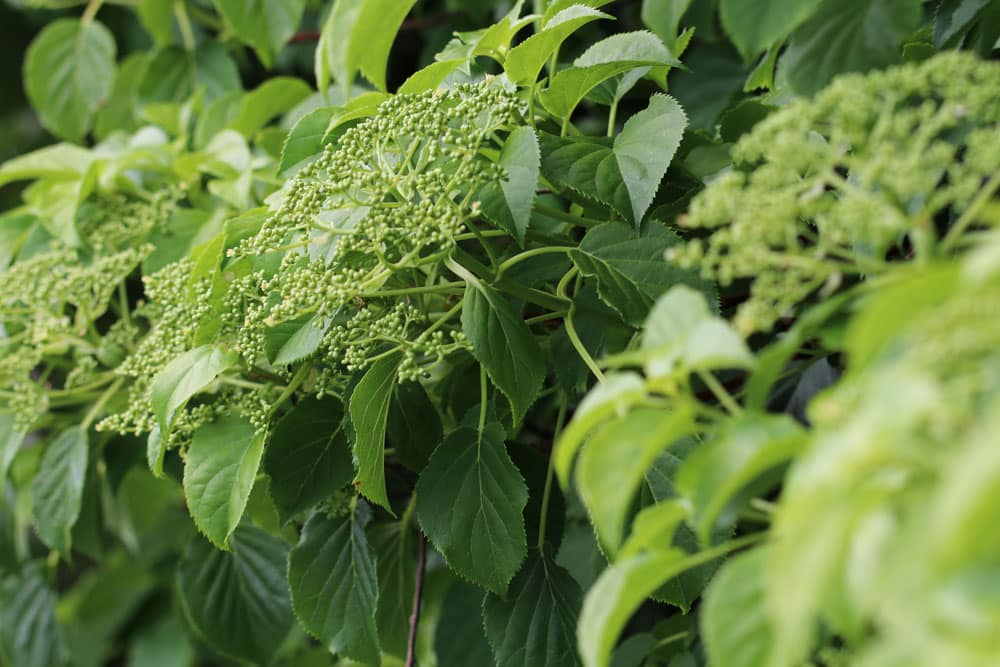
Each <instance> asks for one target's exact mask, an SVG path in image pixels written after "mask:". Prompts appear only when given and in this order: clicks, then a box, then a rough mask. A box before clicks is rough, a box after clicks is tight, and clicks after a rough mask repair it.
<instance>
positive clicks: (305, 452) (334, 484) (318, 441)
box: [264, 397, 354, 521]
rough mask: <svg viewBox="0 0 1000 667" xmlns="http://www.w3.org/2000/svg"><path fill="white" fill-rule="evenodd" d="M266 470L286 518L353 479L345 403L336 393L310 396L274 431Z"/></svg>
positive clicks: (280, 511) (277, 502)
mask: <svg viewBox="0 0 1000 667" xmlns="http://www.w3.org/2000/svg"><path fill="white" fill-rule="evenodd" d="M264 472H266V473H267V474H268V475H269V476H270V478H271V485H270V487H269V488H270V493H271V497H272V498H273V499H274V504H275V506H276V507H277V509H278V513H279V515H280V516H281V518H282V520H285V521H287V520H288V519H289V518H290V517H291V516H293V515H295V514H297V513H299V512H303V511H305V510H307V509H308V508H310V507H312V506H313V505H315V504H316V503H319V502H322V501H323V500H325V499H326V498H328V497H329V496H330V495H332V494H333V493H335V492H336V491H338V490H339V489H341V488H343V487H344V486H345V485H347V484H349V483H350V482H351V480H352V479H353V478H354V465H353V464H352V462H351V452H350V449H349V448H348V446H347V436H346V434H345V433H344V406H343V405H342V404H341V403H340V401H338V400H337V399H335V398H323V399H318V398H313V397H309V398H305V399H302V400H301V401H299V403H298V404H296V405H295V407H294V408H292V409H291V410H290V411H289V412H288V414H286V415H285V416H284V417H282V418H281V421H279V422H278V423H277V424H276V425H275V426H274V428H273V430H272V431H271V437H270V441H269V443H268V445H267V452H266V453H265V456H264Z"/></svg>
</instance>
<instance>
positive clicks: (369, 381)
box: [348, 355, 399, 513]
mask: <svg viewBox="0 0 1000 667" xmlns="http://www.w3.org/2000/svg"><path fill="white" fill-rule="evenodd" d="M398 368H399V355H390V356H388V357H385V358H383V359H380V360H378V361H376V362H375V363H374V364H372V365H371V367H370V368H369V369H368V371H367V372H366V373H365V375H364V377H362V378H361V381H360V382H358V384H357V386H356V387H354V393H352V394H351V399H350V402H349V405H348V413H349V414H350V420H349V425H350V432H349V434H350V436H351V437H350V441H351V448H352V450H353V452H354V458H355V460H356V461H357V465H358V474H357V478H356V481H357V483H358V489H359V490H360V491H361V493H362V494H364V496H365V497H366V498H368V499H369V500H371V501H372V502H374V503H377V504H378V505H381V506H382V507H383V508H385V509H386V510H388V511H389V512H390V513H391V512H392V507H391V506H390V505H389V497H388V496H387V495H386V490H385V428H386V421H387V419H388V416H389V399H390V398H392V389H393V387H394V386H395V385H396V371H397V369H398Z"/></svg>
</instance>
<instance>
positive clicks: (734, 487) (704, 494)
mask: <svg viewBox="0 0 1000 667" xmlns="http://www.w3.org/2000/svg"><path fill="white" fill-rule="evenodd" d="M803 440H804V432H803V430H802V427H800V426H799V425H798V424H797V423H796V422H795V421H794V420H792V419H791V418H790V417H787V416H785V415H763V414H748V415H745V416H743V417H742V418H740V419H739V420H736V421H731V422H728V423H726V424H725V426H724V427H723V428H722V430H721V431H720V432H719V434H718V435H717V436H716V437H715V438H713V439H712V440H711V441H710V442H708V443H705V444H703V445H700V446H699V447H698V448H696V449H695V450H694V452H692V453H691V455H690V456H688V457H687V459H686V460H685V461H684V464H683V465H682V466H681V467H680V470H678V472H677V478H676V480H675V482H676V487H677V491H678V493H679V494H680V495H682V496H684V497H685V498H687V500H688V502H690V504H691V508H692V511H691V514H692V526H693V527H694V528H695V531H696V533H697V535H698V539H699V541H700V542H701V543H702V545H705V546H708V545H710V544H711V536H712V530H713V529H714V528H715V522H716V520H717V519H718V518H719V515H720V514H722V512H723V510H725V509H726V507H727V506H728V505H729V504H730V503H731V502H732V501H733V500H734V498H736V497H737V494H738V493H739V492H740V491H741V490H743V488H744V487H746V486H747V485H748V484H750V483H751V482H752V481H753V480H755V479H756V478H758V477H759V476H760V475H762V474H763V473H765V472H767V471H768V470H771V469H772V468H774V467H775V466H778V465H781V464H782V463H785V462H786V461H788V460H789V459H791V458H792V457H793V456H794V455H795V454H796V453H798V452H799V451H800V450H801V449H802V446H803Z"/></svg>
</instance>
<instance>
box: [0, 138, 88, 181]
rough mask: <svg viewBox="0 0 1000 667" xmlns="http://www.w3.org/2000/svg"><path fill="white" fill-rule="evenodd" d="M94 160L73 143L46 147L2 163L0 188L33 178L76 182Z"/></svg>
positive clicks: (0, 167)
mask: <svg viewBox="0 0 1000 667" xmlns="http://www.w3.org/2000/svg"><path fill="white" fill-rule="evenodd" d="M96 159H97V156H96V155H94V153H93V152H92V151H90V150H87V149H86V148H81V147H80V146H74V145H73V144H55V145H54V146H46V147H45V148H39V149H38V150H36V151H32V152H30V153H26V154H24V155H21V156H18V157H16V158H14V159H12V160H8V161H7V162H4V163H3V165H2V166H0V186H2V185H6V184H8V183H11V182H13V181H24V180H34V179H36V178H45V179H52V180H66V181H78V180H81V179H82V178H83V177H84V175H86V173H87V172H88V171H89V170H90V167H91V165H92V164H94V161H95V160H96Z"/></svg>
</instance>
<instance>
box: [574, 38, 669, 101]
mask: <svg viewBox="0 0 1000 667" xmlns="http://www.w3.org/2000/svg"><path fill="white" fill-rule="evenodd" d="M619 61H632V62H655V63H660V64H659V65H658V66H657V67H655V68H654V67H640V68H638V69H634V70H631V71H629V72H627V73H625V74H622V75H619V77H618V78H617V79H616V80H615V81H609V82H607V84H604V85H602V86H601V88H602V89H603V88H605V87H609V88H610V91H609V92H610V94H608V95H604V94H600V93H601V92H602V91H601V90H600V89H599V90H595V91H594V94H592V95H591V99H594V100H596V101H599V102H600V103H601V104H608V105H610V104H612V103H614V102H617V101H618V100H620V99H621V98H622V97H624V96H625V94H626V93H627V92H628V91H630V90H631V89H632V88H633V87H634V86H635V84H636V83H638V82H639V80H640V79H641V78H642V77H644V76H647V75H648V76H650V77H651V78H653V79H654V80H655V81H657V83H659V84H661V85H665V80H666V74H667V70H668V69H669V68H670V67H680V66H681V62H680V61H679V60H677V59H676V58H674V57H673V56H672V55H671V54H670V51H669V50H668V49H667V47H666V46H664V45H663V42H662V41H661V40H660V38H659V37H657V36H656V35H654V34H653V33H651V32H648V31H645V30H637V31H635V32H624V33H619V34H617V35H611V36H610V37H606V38H605V39H602V40H601V41H599V42H597V43H596V44H594V45H593V46H591V47H590V48H588V49H587V50H586V51H584V52H583V54H582V55H581V56H580V57H579V58H577V59H576V60H574V61H573V66H574V67H592V66H594V65H603V64H607V63H613V62H619ZM651 72H653V73H651ZM608 84H610V86H609V85H608Z"/></svg>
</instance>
